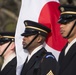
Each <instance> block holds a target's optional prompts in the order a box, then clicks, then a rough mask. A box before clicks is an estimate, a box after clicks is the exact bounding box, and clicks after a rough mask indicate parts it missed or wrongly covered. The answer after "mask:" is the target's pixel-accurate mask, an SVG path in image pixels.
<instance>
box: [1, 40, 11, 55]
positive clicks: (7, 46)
mask: <svg viewBox="0 0 76 75" xmlns="http://www.w3.org/2000/svg"><path fill="white" fill-rule="evenodd" d="M11 43H12V40H11V41H10V43H9V44H8V45H7V47H6V48H5V50H4V51H3V53H2V54H1V55H0V56H3V54H4V53H5V51H6V50H7V48H8V47H9V46H10V44H11Z"/></svg>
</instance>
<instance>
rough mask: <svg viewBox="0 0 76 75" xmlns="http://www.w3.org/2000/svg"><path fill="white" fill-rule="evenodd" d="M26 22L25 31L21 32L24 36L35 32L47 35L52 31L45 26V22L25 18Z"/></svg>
mask: <svg viewBox="0 0 76 75" xmlns="http://www.w3.org/2000/svg"><path fill="white" fill-rule="evenodd" d="M24 24H25V31H24V33H22V34H21V35H22V36H26V37H27V36H31V35H35V34H40V35H43V36H46V35H47V34H48V33H49V32H50V31H51V30H50V29H49V28H48V27H46V26H44V25H43V24H40V23H37V22H34V21H30V20H25V21H24Z"/></svg>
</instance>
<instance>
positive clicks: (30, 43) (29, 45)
mask: <svg viewBox="0 0 76 75" xmlns="http://www.w3.org/2000/svg"><path fill="white" fill-rule="evenodd" d="M38 35H39V33H37V35H36V36H35V37H34V38H33V39H32V41H31V42H30V43H29V44H28V45H27V46H26V47H24V49H27V48H28V47H29V46H30V45H31V44H32V42H33V41H34V40H35V39H36V38H37V37H38Z"/></svg>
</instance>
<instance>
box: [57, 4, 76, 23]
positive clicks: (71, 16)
mask: <svg viewBox="0 0 76 75" xmlns="http://www.w3.org/2000/svg"><path fill="white" fill-rule="evenodd" d="M59 10H60V12H61V15H60V18H59V20H58V22H59V23H61V24H66V23H68V22H71V21H73V20H75V19H76V6H72V5H60V7H59Z"/></svg>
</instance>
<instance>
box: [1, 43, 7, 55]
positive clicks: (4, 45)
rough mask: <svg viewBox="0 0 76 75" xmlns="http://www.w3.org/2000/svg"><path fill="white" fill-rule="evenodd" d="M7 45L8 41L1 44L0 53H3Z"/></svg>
mask: <svg viewBox="0 0 76 75" xmlns="http://www.w3.org/2000/svg"><path fill="white" fill-rule="evenodd" d="M7 45H8V43H5V44H2V45H0V55H1V54H2V53H3V51H4V50H5V48H6V47H7Z"/></svg>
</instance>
